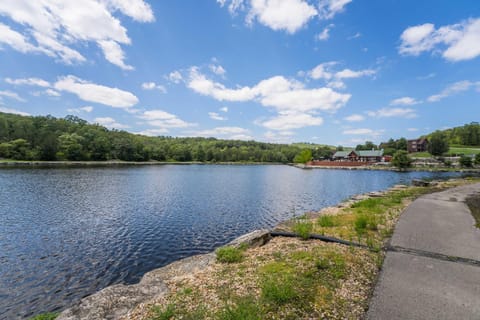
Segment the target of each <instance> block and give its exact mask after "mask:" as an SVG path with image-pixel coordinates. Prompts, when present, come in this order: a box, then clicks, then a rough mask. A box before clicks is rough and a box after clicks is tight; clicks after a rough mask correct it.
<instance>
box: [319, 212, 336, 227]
mask: <svg viewBox="0 0 480 320" xmlns="http://www.w3.org/2000/svg"><path fill="white" fill-rule="evenodd" d="M317 223H318V225H319V226H320V227H322V228H331V227H335V226H336V224H337V222H336V221H335V217H333V216H328V215H324V216H320V218H318V221H317Z"/></svg>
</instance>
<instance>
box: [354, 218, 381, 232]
mask: <svg viewBox="0 0 480 320" xmlns="http://www.w3.org/2000/svg"><path fill="white" fill-rule="evenodd" d="M354 228H355V231H356V232H357V233H358V234H360V235H361V234H363V233H365V231H366V230H367V229H368V230H378V221H377V219H376V217H375V216H373V215H366V214H359V215H358V216H357V217H356V218H355V222H354Z"/></svg>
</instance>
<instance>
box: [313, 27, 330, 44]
mask: <svg viewBox="0 0 480 320" xmlns="http://www.w3.org/2000/svg"><path fill="white" fill-rule="evenodd" d="M334 26H335V25H333V24H330V25H328V26H327V27H325V29H323V30H322V32H320V33H319V34H317V35H316V36H315V39H317V40H320V41H323V40H328V38H330V30H331V29H332V28H333V27H334Z"/></svg>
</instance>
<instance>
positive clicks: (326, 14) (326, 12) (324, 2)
mask: <svg viewBox="0 0 480 320" xmlns="http://www.w3.org/2000/svg"><path fill="white" fill-rule="evenodd" d="M350 2H352V0H320V3H319V5H318V14H319V16H320V18H321V19H325V20H326V19H332V18H333V17H334V16H335V15H336V14H337V13H340V12H343V10H344V9H345V6H346V5H347V4H349V3H350Z"/></svg>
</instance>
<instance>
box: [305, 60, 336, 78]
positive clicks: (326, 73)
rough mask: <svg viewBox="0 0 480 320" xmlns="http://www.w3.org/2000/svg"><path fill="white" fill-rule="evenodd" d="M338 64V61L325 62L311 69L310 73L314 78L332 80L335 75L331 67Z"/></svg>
mask: <svg viewBox="0 0 480 320" xmlns="http://www.w3.org/2000/svg"><path fill="white" fill-rule="evenodd" d="M336 64H338V62H336V61H330V62H324V63H321V64H319V65H318V66H316V67H315V68H313V69H312V70H310V71H309V73H308V75H309V77H310V78H312V79H315V80H317V79H325V80H330V79H331V78H332V77H333V73H332V71H331V68H332V67H333V66H334V65H336Z"/></svg>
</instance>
